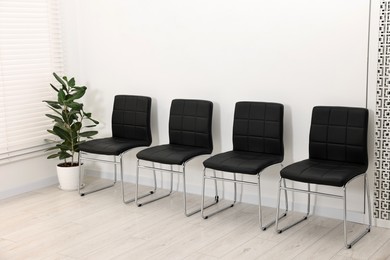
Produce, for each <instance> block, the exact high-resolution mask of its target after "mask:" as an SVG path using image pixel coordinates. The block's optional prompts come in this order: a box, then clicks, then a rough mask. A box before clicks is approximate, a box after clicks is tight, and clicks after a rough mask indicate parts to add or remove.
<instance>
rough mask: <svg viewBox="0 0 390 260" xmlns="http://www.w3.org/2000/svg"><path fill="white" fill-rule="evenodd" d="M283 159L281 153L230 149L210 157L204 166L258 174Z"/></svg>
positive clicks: (226, 170)
mask: <svg viewBox="0 0 390 260" xmlns="http://www.w3.org/2000/svg"><path fill="white" fill-rule="evenodd" d="M282 160H283V156H281V155H273V154H266V153H254V152H240V151H229V152H225V153H220V154H217V155H214V156H212V157H210V158H209V159H207V160H205V161H204V162H203V165H204V167H206V168H210V169H214V170H218V171H225V172H234V173H243V174H258V173H259V172H261V171H262V170H263V169H265V168H266V167H268V166H270V165H273V164H276V163H279V162H281V161H282Z"/></svg>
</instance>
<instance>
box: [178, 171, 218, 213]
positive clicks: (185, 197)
mask: <svg viewBox="0 0 390 260" xmlns="http://www.w3.org/2000/svg"><path fill="white" fill-rule="evenodd" d="M215 188H216V189H217V186H216V185H215ZM217 192H218V191H217V190H216V194H218V193H217ZM183 199H184V214H185V215H186V216H187V217H189V216H192V215H194V214H195V213H198V212H200V211H203V209H205V208H208V207H211V206H212V205H215V204H217V203H218V195H216V196H215V200H214V202H213V203H211V204H209V205H207V206H206V207H204V186H203V194H202V205H201V207H200V208H199V209H196V210H194V211H191V212H187V190H186V170H185V165H183Z"/></svg>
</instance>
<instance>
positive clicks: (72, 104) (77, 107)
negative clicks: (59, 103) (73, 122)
mask: <svg viewBox="0 0 390 260" xmlns="http://www.w3.org/2000/svg"><path fill="white" fill-rule="evenodd" d="M67 101H69V99H68V100H67ZM70 101H71V102H69V103H67V105H68V107H70V108H72V109H74V110H77V112H80V110H81V109H82V107H83V105H82V104H80V103H77V102H73V100H70Z"/></svg>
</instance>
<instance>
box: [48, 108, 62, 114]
mask: <svg viewBox="0 0 390 260" xmlns="http://www.w3.org/2000/svg"><path fill="white" fill-rule="evenodd" d="M60 108H61V107H60ZM50 109H51V110H53V111H54V112H56V113H57V114H59V115H60V116H62V114H61V112H60V111H57V110H55V109H54V108H52V107H50Z"/></svg>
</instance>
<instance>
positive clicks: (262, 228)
mask: <svg viewBox="0 0 390 260" xmlns="http://www.w3.org/2000/svg"><path fill="white" fill-rule="evenodd" d="M257 187H258V193H259V194H258V195H259V225H260V228H261V230H263V231H265V230H267V228H269V227H270V226H272V225H273V224H275V222H276V218H275V220H272V221H270V222H269V223H268V224H266V225H264V226H263V213H262V210H261V208H262V204H261V182H260V174H258V175H257ZM285 195H286V210H285V212H284V213H283V214H282V215H281V216H279V212H278V213H277V215H276V216H277V219H278V220H279V219H281V218H283V217H285V216H287V191H285Z"/></svg>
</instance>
